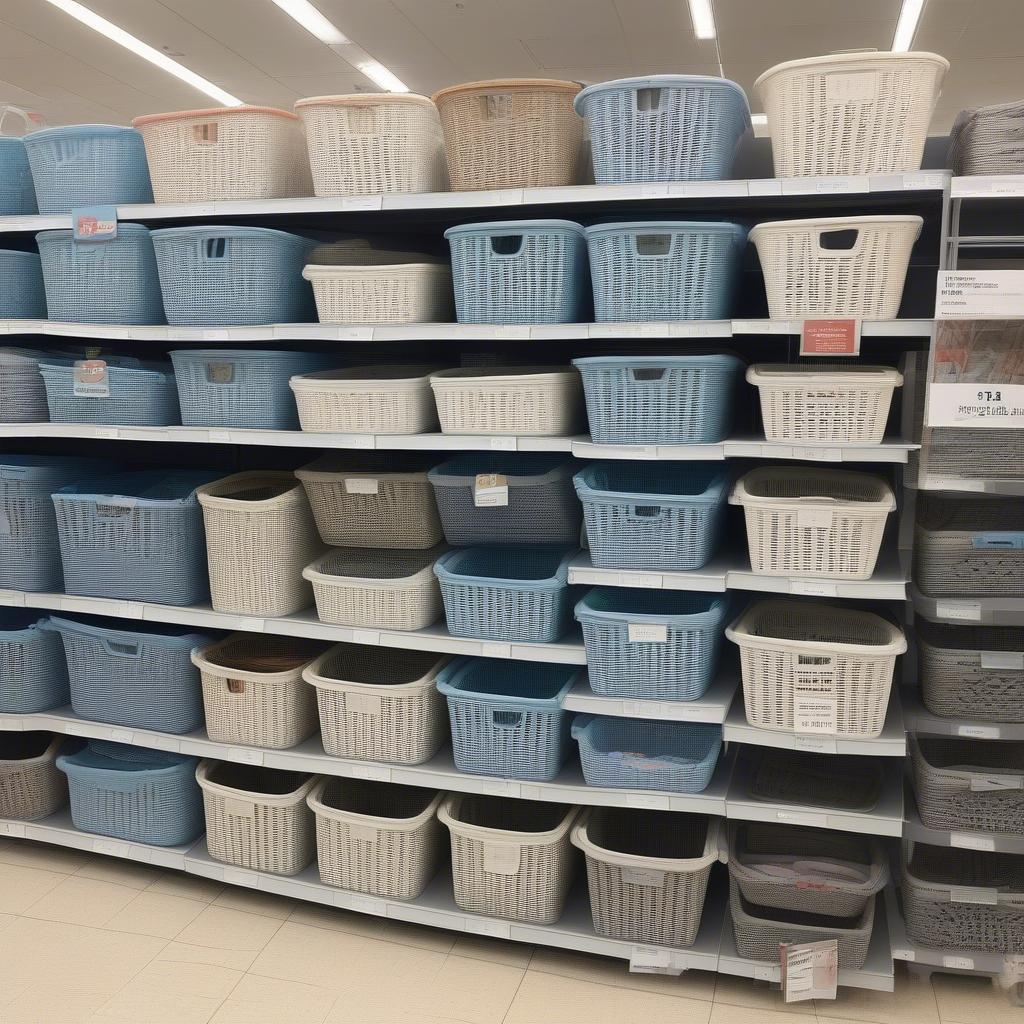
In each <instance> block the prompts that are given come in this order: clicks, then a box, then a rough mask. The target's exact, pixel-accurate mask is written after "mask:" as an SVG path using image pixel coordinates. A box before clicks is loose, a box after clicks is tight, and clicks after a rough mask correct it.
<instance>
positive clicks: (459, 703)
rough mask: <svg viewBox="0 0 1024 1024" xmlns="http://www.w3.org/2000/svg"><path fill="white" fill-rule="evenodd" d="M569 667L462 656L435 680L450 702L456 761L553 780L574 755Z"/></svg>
mask: <svg viewBox="0 0 1024 1024" xmlns="http://www.w3.org/2000/svg"><path fill="white" fill-rule="evenodd" d="M580 676H581V673H580V672H579V670H578V669H576V668H575V667H574V666H571V665H543V664H535V663H524V664H522V665H520V664H517V663H516V662H512V661H499V660H497V659H490V658H488V659H477V658H459V659H457V660H456V661H453V662H452V664H451V665H450V666H449V667H448V668H446V669H444V670H443V671H442V672H441V673H440V674H439V675H438V677H437V689H438V690H439V691H440V693H441V694H443V695H444V697H445V698H446V699H447V701H448V715H449V717H450V719H451V728H452V748H453V750H454V753H455V766H456V767H457V768H458V769H459V771H460V772H468V773H470V774H471V775H497V776H500V777H502V778H509V779H533V780H541V781H550V780H551V779H553V778H555V777H556V776H557V775H558V773H559V772H560V771H561V769H562V765H563V764H564V763H565V760H566V758H567V757H568V756H569V720H570V717H571V716H570V715H569V713H568V712H567V711H563V710H562V701H563V700H564V698H565V695H566V694H567V693H568V692H569V691H570V690H571V689H572V687H573V686H574V685H575V684H576V682H577V681H578V680H579V678H580Z"/></svg>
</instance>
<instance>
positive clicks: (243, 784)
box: [209, 761, 311, 796]
mask: <svg viewBox="0 0 1024 1024" xmlns="http://www.w3.org/2000/svg"><path fill="white" fill-rule="evenodd" d="M310 778H311V776H309V775H306V774H304V773H303V772H289V771H285V770H284V769H282V768H264V767H263V766H262V765H255V764H229V763H228V762H227V761H220V762H218V763H217V764H215V765H214V766H213V767H212V768H211V769H210V772H209V781H210V782H215V783H217V785H219V786H227V787H228V788H229V789H239V790H242V791H243V792H246V793H258V794H261V795H262V796H286V795H287V794H289V793H294V792H295V791H296V790H298V789H300V788H301V787H302V786H303V785H304V784H305V783H306V782H307V781H308V780H309V779H310Z"/></svg>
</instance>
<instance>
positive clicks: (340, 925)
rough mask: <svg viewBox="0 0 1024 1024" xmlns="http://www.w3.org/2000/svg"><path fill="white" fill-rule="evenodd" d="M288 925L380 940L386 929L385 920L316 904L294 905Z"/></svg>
mask: <svg viewBox="0 0 1024 1024" xmlns="http://www.w3.org/2000/svg"><path fill="white" fill-rule="evenodd" d="M288 921H289V923H290V924H301V925H306V926H308V927H311V928H326V929H328V930H330V931H335V932H347V933H348V934H350V935H365V936H367V937H368V938H371V939H381V938H383V935H384V930H385V929H386V927H387V924H388V922H387V919H386V918H383V917H374V916H373V915H372V914H356V913H354V912H353V911H351V910H339V909H338V908H336V907H322V906H319V905H318V904H316V903H296V904H295V907H294V909H293V910H292V912H291V915H290V916H289V918H288Z"/></svg>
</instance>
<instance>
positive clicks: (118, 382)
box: [39, 357, 181, 427]
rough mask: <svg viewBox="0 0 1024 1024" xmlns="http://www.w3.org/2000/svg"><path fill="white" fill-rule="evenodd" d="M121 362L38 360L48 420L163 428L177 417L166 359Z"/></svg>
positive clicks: (176, 403)
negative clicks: (129, 362) (164, 360)
mask: <svg viewBox="0 0 1024 1024" xmlns="http://www.w3.org/2000/svg"><path fill="white" fill-rule="evenodd" d="M126 362H127V360H126ZM131 362H133V363H134V362H137V360H131ZM120 363H121V360H118V359H111V358H109V357H108V358H107V359H88V360H78V361H76V362H74V363H71V362H70V361H67V360H65V361H63V362H60V363H53V362H41V363H40V364H39V372H40V373H41V374H42V377H43V382H44V384H45V385H46V401H47V405H48V406H49V409H50V421H51V422H52V423H114V424H118V425H123V426H132V427H166V426H171V425H173V424H176V423H180V422H181V413H180V412H179V410H178V389H177V387H176V386H175V383H174V373H173V372H172V370H171V365H170V363H146V364H140V365H136V366H129V365H124V366H122V365H119V364H120Z"/></svg>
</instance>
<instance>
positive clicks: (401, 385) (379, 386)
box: [288, 363, 437, 394]
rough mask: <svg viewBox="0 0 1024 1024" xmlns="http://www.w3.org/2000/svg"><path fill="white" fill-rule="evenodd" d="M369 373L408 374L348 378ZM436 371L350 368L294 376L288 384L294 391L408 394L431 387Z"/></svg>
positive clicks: (408, 367) (426, 367) (416, 366)
mask: <svg viewBox="0 0 1024 1024" xmlns="http://www.w3.org/2000/svg"><path fill="white" fill-rule="evenodd" d="M368 370H374V371H380V370H402V371H407V372H409V375H408V376H406V377H400V376H393V377H367V376H348V375H349V374H353V373H360V374H361V373H365V372H366V371H368ZM436 372H437V367H435V366H430V365H424V364H402V363H397V364H378V365H374V366H347V367H341V368H340V369H337V370H314V371H313V372H311V373H298V374H295V376H293V377H292V378H290V379H289V381H288V386H289V387H290V388H291V389H292V391H313V392H315V391H335V392H337V393H339V394H344V393H345V392H346V391H382V390H383V391H407V390H419V389H420V388H423V387H429V383H430V375H431V374H432V373H436Z"/></svg>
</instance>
